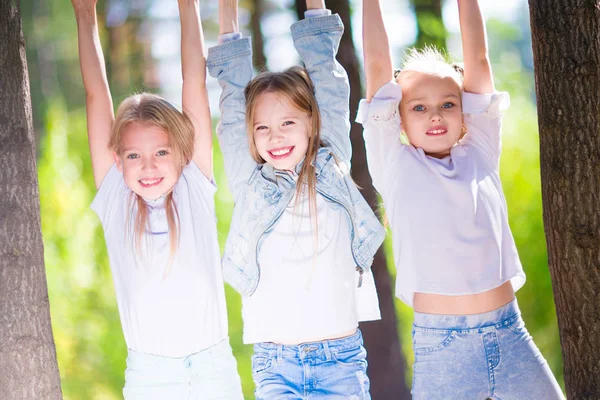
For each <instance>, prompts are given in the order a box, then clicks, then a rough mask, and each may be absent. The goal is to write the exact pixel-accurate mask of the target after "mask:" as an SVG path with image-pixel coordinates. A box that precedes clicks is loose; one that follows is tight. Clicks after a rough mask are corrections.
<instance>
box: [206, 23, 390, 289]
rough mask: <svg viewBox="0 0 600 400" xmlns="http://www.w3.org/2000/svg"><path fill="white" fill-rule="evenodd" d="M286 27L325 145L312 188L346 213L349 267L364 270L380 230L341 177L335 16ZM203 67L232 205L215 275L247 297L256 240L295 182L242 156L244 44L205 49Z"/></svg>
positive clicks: (247, 67)
mask: <svg viewBox="0 0 600 400" xmlns="http://www.w3.org/2000/svg"><path fill="white" fill-rule="evenodd" d="M291 29H292V36H293V39H294V45H295V47H296V49H297V51H298V53H299V54H300V57H301V58H302V60H303V62H304V64H305V67H306V69H307V70H308V72H309V74H310V78H311V79H312V81H313V84H314V87H315V96H316V99H317V101H318V104H319V110H320V112H321V115H322V118H321V120H322V126H321V138H322V141H323V142H324V143H325V145H326V146H327V147H323V148H321V149H320V151H319V152H318V155H317V159H316V162H315V167H316V170H317V191H318V192H319V193H320V194H321V195H322V196H323V197H324V198H325V199H327V200H328V201H331V202H333V203H337V204H340V205H341V206H343V207H344V209H345V210H346V211H347V212H348V218H349V222H350V223H349V226H350V229H351V232H350V234H351V238H352V254H353V256H354V259H355V262H356V265H357V266H358V267H360V268H361V269H362V270H368V269H369V268H370V266H371V264H372V262H373V256H374V255H375V252H376V251H377V249H378V248H379V246H380V245H381V243H382V242H383V239H384V237H385V230H384V229H383V226H382V225H381V223H380V222H379V220H378V219H377V217H376V216H375V214H374V213H373V211H372V210H371V208H370V207H369V205H368V204H367V202H366V201H365V199H364V198H363V197H362V195H361V194H360V192H359V191H358V188H357V187H356V185H355V184H354V182H353V181H352V179H351V177H350V175H349V171H350V158H351V156H352V148H351V145H350V138H349V136H348V135H349V132H350V122H349V110H348V97H349V84H348V77H347V75H346V72H345V71H344V69H343V68H342V67H341V65H340V64H339V63H337V61H336V60H335V54H336V53H337V49H338V45H339V41H340V38H341V36H342V33H343V25H342V22H341V19H340V18H339V16H337V15H331V16H325V17H315V18H310V19H305V20H302V21H299V22H297V23H295V24H294V25H293V26H292V28H291ZM207 65H208V70H209V73H210V75H211V76H213V77H216V78H217V79H218V80H219V83H220V85H221V87H222V89H223V91H222V94H221V99H220V109H221V121H220V123H219V125H218V127H217V136H218V138H219V142H220V145H221V151H222V152H223V157H224V160H225V171H226V173H227V178H228V181H229V187H230V190H231V192H232V194H233V197H234V201H235V207H234V211H233V215H232V221H231V226H230V228H229V236H228V237H227V242H226V244H225V252H224V255H223V276H224V278H225V280H226V281H227V282H228V283H229V284H231V286H233V287H234V288H235V289H236V290H237V291H238V292H240V293H241V294H242V295H251V294H252V293H253V292H254V291H255V290H256V287H257V285H258V281H259V278H260V269H259V265H258V263H257V259H258V253H259V251H260V246H261V242H262V239H263V238H264V237H265V235H268V234H269V233H270V231H271V230H272V228H273V226H274V225H275V223H276V222H277V220H278V219H279V217H280V216H281V214H282V213H283V211H284V209H285V207H286V205H287V204H289V202H290V201H291V199H292V197H293V195H294V193H295V190H296V183H295V182H294V180H293V179H292V178H291V177H290V176H289V175H288V174H287V173H285V172H281V171H277V170H274V169H273V168H272V167H271V166H270V165H268V164H257V163H256V162H255V161H254V160H253V159H252V157H251V155H250V150H249V145H248V136H247V133H246V125H245V113H246V107H245V98H244V88H245V87H246V85H247V84H248V83H249V82H250V80H251V79H252V74H253V70H252V51H251V44H250V40H249V39H248V38H244V39H240V40H235V41H231V42H226V43H224V44H221V45H219V46H216V47H212V48H211V49H209V52H208V60H207ZM334 155H335V157H334ZM301 165H302V163H300V164H299V165H298V166H297V170H298V171H299V170H300V168H301Z"/></svg>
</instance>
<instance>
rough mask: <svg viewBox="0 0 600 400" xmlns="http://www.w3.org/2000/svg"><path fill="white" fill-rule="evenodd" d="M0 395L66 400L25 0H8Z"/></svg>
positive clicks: (2, 9)
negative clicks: (50, 284) (47, 258)
mask: <svg viewBox="0 0 600 400" xmlns="http://www.w3.org/2000/svg"><path fill="white" fill-rule="evenodd" d="M0 88H2V90H0V143H1V144H2V156H1V157H0V193H1V196H0V321H1V322H0V324H1V329H0V398H1V399H10V400H13V399H15V400H20V399H60V398H62V394H61V388H60V376H59V373H58V365H57V362H56V350H55V347H54V340H53V337H52V327H51V324H50V312H49V303H48V290H47V286H46V275H45V270H44V248H43V243H42V233H41V225H40V205H39V193H38V184H37V173H36V166H35V138H34V133H33V124H32V119H31V101H30V97H29V96H30V95H29V80H28V76H27V63H26V59H25V41H24V39H23V33H22V28H21V15H20V1H19V0H11V1H0Z"/></svg>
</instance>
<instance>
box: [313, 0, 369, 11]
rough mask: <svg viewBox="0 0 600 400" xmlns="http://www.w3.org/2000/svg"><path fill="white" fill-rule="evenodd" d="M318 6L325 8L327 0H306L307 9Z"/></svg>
mask: <svg viewBox="0 0 600 400" xmlns="http://www.w3.org/2000/svg"><path fill="white" fill-rule="evenodd" d="M365 1H366V0H365ZM318 8H325V0H306V9H307V10H314V9H318Z"/></svg>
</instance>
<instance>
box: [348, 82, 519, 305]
mask: <svg viewBox="0 0 600 400" xmlns="http://www.w3.org/2000/svg"><path fill="white" fill-rule="evenodd" d="M401 98H402V90H401V88H400V86H398V85H396V84H395V83H393V82H390V83H387V84H386V85H384V86H383V87H382V88H380V89H379V91H378V92H377V93H376V94H375V96H374V97H373V99H372V100H371V102H370V103H368V102H366V101H364V100H363V101H361V104H360V106H359V110H358V116H357V121H358V122H360V123H362V124H363V126H364V138H365V144H366V149H367V162H368V166H369V172H370V173H371V177H372V178H373V184H374V186H375V188H376V189H377V190H378V191H379V193H380V194H381V196H382V198H383V202H384V205H385V208H386V214H387V217H388V220H389V223H390V227H391V230H392V241H393V247H394V256H395V262H396V268H397V279H396V295H397V296H398V297H399V298H400V299H401V300H402V301H404V302H405V303H407V304H408V305H412V302H413V294H414V293H415V292H420V293H433V294H443V295H464V294H475V293H481V292H484V291H487V290H490V289H493V288H495V287H498V286H500V285H501V284H503V283H505V282H506V281H508V280H511V282H512V286H513V288H514V290H515V291H516V290H518V289H519V288H520V287H521V286H522V285H523V284H524V283H525V274H524V273H523V268H522V266H521V262H520V260H519V256H518V254H517V249H516V246H515V242H514V239H513V237H512V234H511V231H510V227H509V225H508V215H507V206H506V200H505V198H504V193H503V192H502V184H501V182H500V176H499V159H500V148H501V138H500V132H501V121H502V111H503V110H505V109H506V108H507V107H508V104H509V97H508V94H507V93H493V94H489V95H477V94H471V93H463V113H464V120H465V124H466V126H467V134H466V135H465V137H464V138H463V139H462V140H461V141H460V142H459V143H458V144H457V145H456V146H454V147H453V148H452V149H451V151H450V156H448V157H446V158H443V159H437V158H434V157H429V156H427V155H426V154H425V153H424V152H423V150H422V149H417V148H415V147H413V146H411V145H405V144H403V143H402V142H401V139H400V114H399V111H398V103H399V101H400V100H401Z"/></svg>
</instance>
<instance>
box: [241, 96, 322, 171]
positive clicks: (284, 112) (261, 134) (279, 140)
mask: <svg viewBox="0 0 600 400" xmlns="http://www.w3.org/2000/svg"><path fill="white" fill-rule="evenodd" d="M310 129H311V118H310V116H309V114H308V113H306V112H304V111H301V110H300V109H298V108H297V107H295V106H293V105H292V104H290V102H289V101H288V100H287V99H286V98H285V97H284V96H282V95H280V94H278V93H273V92H266V93H263V94H261V95H260V97H259V98H258V100H257V102H256V107H255V109H254V120H253V125H252V135H253V139H254V145H255V146H256V150H257V151H258V154H259V155H260V156H261V158H262V159H263V160H264V161H265V162H267V163H269V164H271V165H272V166H273V167H274V168H276V169H280V170H294V168H295V167H296V165H297V164H298V163H299V162H300V161H301V160H302V159H303V158H304V156H305V155H306V152H307V149H308V142H309V132H310Z"/></svg>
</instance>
